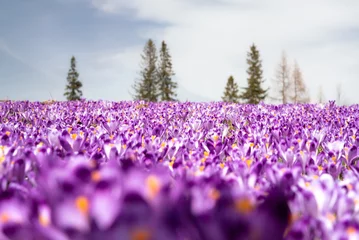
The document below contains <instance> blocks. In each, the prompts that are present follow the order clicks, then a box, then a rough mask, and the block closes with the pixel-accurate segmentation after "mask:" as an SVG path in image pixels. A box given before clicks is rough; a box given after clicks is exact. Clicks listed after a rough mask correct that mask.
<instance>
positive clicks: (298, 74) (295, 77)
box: [291, 61, 310, 103]
mask: <svg viewBox="0 0 359 240" xmlns="http://www.w3.org/2000/svg"><path fill="white" fill-rule="evenodd" d="M292 85H293V96H292V97H291V99H292V101H293V102H294V103H308V102H309V100H310V98H309V95H308V92H307V87H306V86H305V83H304V80H303V74H302V71H301V70H300V68H299V65H298V63H297V61H295V62H294V69H293V73H292Z"/></svg>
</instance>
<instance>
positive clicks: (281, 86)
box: [271, 51, 291, 104]
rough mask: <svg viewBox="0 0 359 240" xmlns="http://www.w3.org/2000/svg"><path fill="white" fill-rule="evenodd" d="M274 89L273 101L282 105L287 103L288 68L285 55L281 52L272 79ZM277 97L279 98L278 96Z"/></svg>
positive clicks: (288, 97) (288, 90)
mask: <svg viewBox="0 0 359 240" xmlns="http://www.w3.org/2000/svg"><path fill="white" fill-rule="evenodd" d="M274 86H275V87H274V89H275V90H276V93H275V97H271V98H272V99H274V100H278V101H280V102H281V103H283V104H286V103H288V101H289V99H290V87H291V82H290V68H289V66H288V61H287V55H286V53H285V52H284V51H283V53H282V57H281V60H280V62H279V64H278V67H277V72H276V76H275V79H274ZM278 95H279V96H278Z"/></svg>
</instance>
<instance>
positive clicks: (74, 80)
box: [64, 56, 82, 101]
mask: <svg viewBox="0 0 359 240" xmlns="http://www.w3.org/2000/svg"><path fill="white" fill-rule="evenodd" d="M78 78H79V73H78V72H77V71H76V59H75V57H74V56H72V58H71V67H70V70H69V72H68V74H67V85H66V88H65V93H64V96H65V97H66V99H67V100H68V101H75V100H80V99H81V97H82V91H81V90H80V89H81V87H82V83H81V82H80V81H79V80H78Z"/></svg>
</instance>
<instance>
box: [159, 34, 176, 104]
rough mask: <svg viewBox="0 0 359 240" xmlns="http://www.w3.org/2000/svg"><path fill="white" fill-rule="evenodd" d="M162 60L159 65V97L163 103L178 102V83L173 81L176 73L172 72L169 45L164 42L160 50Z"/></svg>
mask: <svg viewBox="0 0 359 240" xmlns="http://www.w3.org/2000/svg"><path fill="white" fill-rule="evenodd" d="M159 55H160V59H159V63H158V78H157V81H158V82H157V84H158V89H159V94H158V97H159V99H160V100H161V101H176V97H177V94H176V92H175V90H176V88H177V83H176V82H174V81H173V79H172V76H174V75H175V73H174V72H173V70H172V62H171V55H170V54H169V51H168V47H167V44H166V43H165V41H162V45H161V49H160V54H159Z"/></svg>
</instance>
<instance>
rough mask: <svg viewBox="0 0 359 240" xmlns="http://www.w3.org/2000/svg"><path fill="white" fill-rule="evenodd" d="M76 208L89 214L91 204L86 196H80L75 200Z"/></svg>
mask: <svg viewBox="0 0 359 240" xmlns="http://www.w3.org/2000/svg"><path fill="white" fill-rule="evenodd" d="M75 204H76V208H77V209H78V210H79V211H80V212H81V213H82V214H85V215H87V214H88V213H89V209H90V204H89V201H88V199H87V198H86V197H84V196H80V197H77V198H76V200H75Z"/></svg>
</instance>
